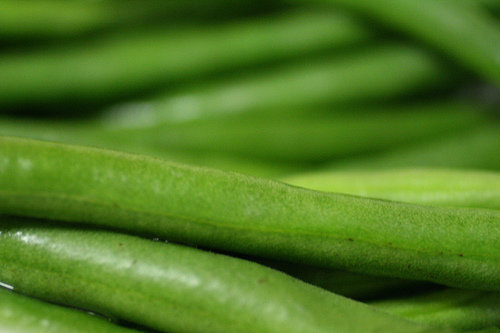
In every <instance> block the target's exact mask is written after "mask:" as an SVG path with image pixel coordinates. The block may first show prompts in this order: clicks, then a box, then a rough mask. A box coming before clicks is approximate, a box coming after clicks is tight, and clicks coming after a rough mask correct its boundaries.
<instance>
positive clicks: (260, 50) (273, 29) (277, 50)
mask: <svg viewBox="0 0 500 333" xmlns="http://www.w3.org/2000/svg"><path fill="white" fill-rule="evenodd" d="M371 38H372V33H371V32H369V31H368V30H367V29H365V27H364V26H362V25H360V24H359V23H358V22H356V21H355V20H354V19H353V18H351V17H349V16H346V15H345V14H343V13H340V12H329V11H322V12H320V11H307V10H305V11H302V12H293V13H285V14H283V13H282V14H280V15H277V16H274V17H273V16H267V17H259V18H254V19H248V20H246V21H240V22H233V23H227V24H220V25H213V26H198V27H193V28H191V29H185V30H181V29H179V30H172V29H168V28H167V29H165V28H164V29H162V28H156V29H138V30H137V31H134V32H129V33H126V34H120V33H117V34H115V35H113V36H107V37H104V38H101V39H98V40H94V41H91V42H88V43H85V44H84V45H78V46H71V47H53V48H46V49H43V50H40V51H37V52H31V53H21V54H18V53H10V54H2V55H1V56H0V77H2V80H1V81H0V105H11V106H12V105H18V104H34V105H37V106H38V104H40V103H42V104H43V103H50V102H66V103H71V104H73V103H76V102H86V103H91V102H102V101H110V100H114V99H116V98H119V97H123V96H124V95H127V94H134V93H137V92H141V91H145V90H149V89H151V88H155V89H158V88H159V87H165V88H168V87H169V85H170V83H172V82H173V81H178V80H181V79H193V78H195V77H197V76H200V75H202V74H209V73H214V72H221V71H223V72H227V71H228V70H229V69H234V68H237V67H241V66H247V65H250V64H253V65H255V64H259V63H263V62H268V61H276V60H279V59H284V58H292V57H294V56H299V55H304V54H308V53H312V52H315V51H319V50H326V49H332V48H335V47H342V46H349V45H353V44H359V43H360V42H363V41H366V40H368V39H371Z"/></svg>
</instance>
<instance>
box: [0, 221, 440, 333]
mask: <svg viewBox="0 0 500 333" xmlns="http://www.w3.org/2000/svg"><path fill="white" fill-rule="evenodd" d="M42 223H43V222H42V221H38V222H36V223H32V224H26V222H25V223H24V225H23V221H20V220H12V219H10V220H6V218H5V217H2V224H1V227H0V231H1V233H0V239H1V241H0V280H1V281H4V282H5V283H9V284H11V285H13V286H14V288H15V289H16V290H18V291H19V292H21V293H25V294H29V295H31V296H35V297H40V298H42V299H46V300H50V301H53V302H58V303H64V304H68V305H72V306H77V307H80V308H84V309H88V310H92V311H95V312H99V313H103V314H106V315H110V316H112V317H116V318H123V319H126V320H128V321H132V322H135V323H138V324H141V325H144V326H147V327H150V328H153V329H157V330H160V331H163V332H192V333H196V332H200V333H201V332H269V333H271V332H331V331H332V330H334V331H339V332H346V333H349V332H381V331H387V330H396V331H400V332H435V330H434V329H432V328H429V327H427V326H424V325H420V324H415V323H412V322H410V321H407V320H406V319H402V318H399V317H396V316H392V315H389V314H385V313H383V312H381V311H377V310H374V309H372V308H370V307H369V306H367V305H365V304H362V303H358V302H355V301H352V300H349V299H347V298H344V297H342V296H338V295H335V294H332V293H329V292H327V291H324V290H322V289H320V288H317V287H313V286H311V285H309V284H306V283H303V282H301V281H299V280H296V279H293V278H291V277H289V276H287V275H285V274H283V273H280V272H278V271H275V270H272V269H269V268H267V267H264V266H261V265H258V264H255V263H252V262H249V261H245V260H242V259H236V258H231V257H228V256H224V255H219V254H214V253H209V252H204V251H201V250H197V249H193V248H189V247H184V246H180V245H174V244H170V243H164V242H154V241H150V240H145V239H141V238H138V237H134V236H128V235H122V234H118V233H113V232H105V231H92V230H77V229H69V228H62V227H56V226H53V227H50V228H47V227H43V226H41V224H42ZM82 250H83V251H82ZM18 272H22V274H18ZM359 316H362V317H363V318H364V320H362V321H361V320H358V318H359Z"/></svg>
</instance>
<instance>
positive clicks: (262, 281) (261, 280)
mask: <svg viewBox="0 0 500 333" xmlns="http://www.w3.org/2000/svg"><path fill="white" fill-rule="evenodd" d="M258 282H259V284H263V283H266V282H267V278H262V279H259V281H258Z"/></svg>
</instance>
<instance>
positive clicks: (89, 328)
mask: <svg viewBox="0 0 500 333" xmlns="http://www.w3.org/2000/svg"><path fill="white" fill-rule="evenodd" d="M0 237H1V236H0ZM0 266H2V265H1V264H0ZM0 331H1V332H3V333H16V332H19V333H79V332H81V333H89V332H99V333H101V332H102V333H133V332H137V333H138V331H135V330H130V329H126V328H123V327H119V326H116V325H113V324H111V323H110V322H109V321H107V320H105V319H103V318H100V317H97V316H92V315H90V314H86V313H83V312H81V311H77V310H72V309H67V308H63V307H60V306H57V305H52V304H48V303H44V302H41V301H38V300H35V299H32V298H28V297H25V296H21V295H19V294H16V293H14V292H12V291H8V290H6V289H3V288H1V287H0Z"/></svg>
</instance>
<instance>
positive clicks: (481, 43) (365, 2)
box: [323, 0, 500, 87]
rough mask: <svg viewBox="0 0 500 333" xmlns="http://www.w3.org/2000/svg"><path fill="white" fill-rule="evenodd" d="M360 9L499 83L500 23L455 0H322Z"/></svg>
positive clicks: (470, 4)
mask: <svg viewBox="0 0 500 333" xmlns="http://www.w3.org/2000/svg"><path fill="white" fill-rule="evenodd" d="M323 2H331V3H335V4H341V5H345V6H346V7H349V8H353V9H356V10H359V11H360V12H362V13H364V14H366V15H368V16H369V17H373V18H376V19H378V20H380V21H381V22H383V23H386V24H388V25H392V26H394V27H395V28H397V29H400V30H402V31H404V32H405V33H408V34H410V35H412V36H414V37H417V38H419V39H421V40H423V41H425V42H427V43H428V44H430V45H432V46H433V47H435V48H436V49H438V50H441V51H443V52H445V53H446V54H447V55H449V56H450V57H452V58H453V59H456V60H457V61H460V62H462V63H463V64H464V65H465V66H467V67H468V68H470V69H472V70H474V71H475V72H476V73H477V74H480V75H481V76H483V77H485V78H486V79H488V80H490V81H492V82H493V83H495V84H496V85H497V87H500V32H499V31H500V23H499V22H498V21H497V20H495V19H494V18H493V17H492V16H490V15H489V13H488V12H486V10H484V9H483V8H480V7H479V6H477V5H475V4H472V3H465V2H464V1H461V2H460V1H454V0H439V1H436V0H420V1H414V0H384V1H379V0H340V1H339V0H336V1H330V0H327V1H325V0H323Z"/></svg>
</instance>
